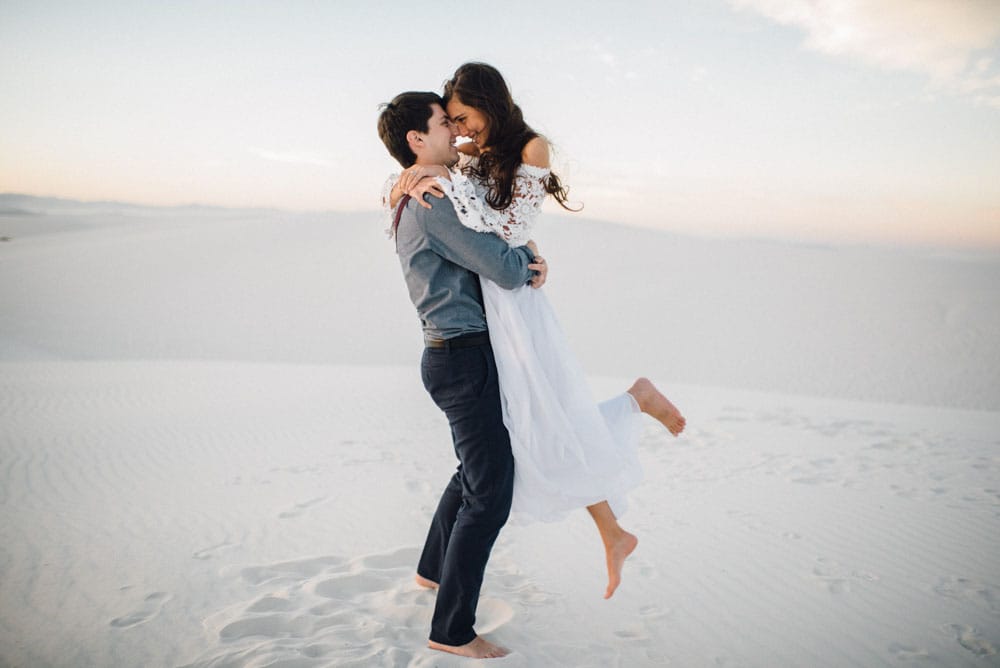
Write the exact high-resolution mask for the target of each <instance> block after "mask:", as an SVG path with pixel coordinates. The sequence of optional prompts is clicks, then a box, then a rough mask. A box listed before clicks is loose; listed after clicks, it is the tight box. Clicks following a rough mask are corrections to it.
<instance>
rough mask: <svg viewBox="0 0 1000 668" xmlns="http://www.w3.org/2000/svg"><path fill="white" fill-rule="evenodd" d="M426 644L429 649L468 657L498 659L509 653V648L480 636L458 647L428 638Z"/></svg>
mask: <svg viewBox="0 0 1000 668" xmlns="http://www.w3.org/2000/svg"><path fill="white" fill-rule="evenodd" d="M427 646H428V647H430V648H431V649H436V650H439V651H442V652H450V653H452V654H458V655H459V656H465V657H468V658H470V659H499V658H500V657H502V656H507V655H508V654H510V651H509V650H506V649H504V648H503V647H500V646H499V645H494V644H493V643H491V642H490V641H488V640H486V639H485V638H482V637H480V636H476V637H475V639H474V640H473V641H472V642H470V643H467V644H465V645H460V646H458V647H454V646H452V645H442V644H441V643H439V642H434V641H433V640H428V641H427Z"/></svg>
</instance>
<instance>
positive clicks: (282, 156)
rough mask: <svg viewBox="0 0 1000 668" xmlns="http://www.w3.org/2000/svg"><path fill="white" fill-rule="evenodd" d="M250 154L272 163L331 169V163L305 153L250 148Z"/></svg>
mask: <svg viewBox="0 0 1000 668" xmlns="http://www.w3.org/2000/svg"><path fill="white" fill-rule="evenodd" d="M250 152H251V153H253V154H254V155H256V156H257V157H258V158H263V159H264V160H273V161H274V162H284V163H289V164H294V165H312V166H317V167H332V166H333V161H332V160H329V159H328V158H324V157H323V156H321V155H318V154H315V153H307V152H295V151H292V152H279V151H269V150H267V149H263V148H254V147H251V148H250Z"/></svg>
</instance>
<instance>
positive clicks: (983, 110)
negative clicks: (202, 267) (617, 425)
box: [0, 0, 1000, 248]
mask: <svg viewBox="0 0 1000 668" xmlns="http://www.w3.org/2000/svg"><path fill="white" fill-rule="evenodd" d="M434 7H438V9H437V10H435V9H434ZM468 60H483V61H486V62H489V63H491V64H493V65H495V66H497V67H498V68H499V69H500V70H501V72H503V73H504V75H505V76H506V77H507V79H508V81H509V83H510V84H511V88H512V90H513V93H514V96H515V99H516V100H517V101H518V102H519V103H520V105H521V107H522V109H523V110H524V113H525V117H526V118H527V120H528V122H529V123H530V124H532V125H533V126H534V127H535V129H537V130H539V131H540V132H542V133H544V134H545V135H546V136H547V137H548V138H549V139H550V140H551V141H552V143H553V144H554V146H555V147H556V149H557V154H556V156H555V158H556V160H555V165H556V166H557V168H559V169H560V171H561V174H562V176H563V178H564V180H565V181H567V182H568V183H569V185H570V186H571V195H572V197H573V198H574V199H577V200H579V201H582V202H583V203H584V204H585V212H584V214H583V215H586V216H587V217H589V218H597V219H603V220H610V221H617V222H623V223H629V224H638V225H645V226H654V227H660V228H663V229H668V230H673V231H677V232H682V233H694V234H709V235H721V236H765V237H789V238H796V239H809V240H821V241H848V242H856V241H862V242H866V241H873V242H884V241H889V242H896V241H915V242H918V243H943V244H947V245H959V246H971V247H986V246H989V247H995V248H1000V3H998V2H995V1H993V0H969V1H965V0H936V1H929V2H928V1H924V0H885V1H881V2H880V1H875V0H872V1H869V2H862V1H857V2H849V1H840V2H836V1H828V2H823V1H816V2H807V1H806V0H734V1H733V2H725V1H721V0H720V1H718V2H712V1H706V2H697V3H688V2H634V3H628V4H626V5H622V6H620V7H618V6H615V5H612V4H610V3H607V2H601V3H597V2H579V1H575V2H568V1H567V2H561V1H560V2H542V3H537V2H504V3H480V2H467V3H441V4H436V3H396V2H391V3H377V2H367V3H366V2H350V1H345V2H333V1H330V2H281V3H278V2H212V3H203V2H170V3H135V2H101V3H79V2H46V1H40V2H39V1H24V0H7V1H5V2H3V3H0V99H2V100H3V103H2V104H0V192H19V193H27V194H34V195H45V196H58V197H68V198H76V199H85V200H100V199H114V200H126V201H135V202H141V203H149V204H188V203H203V204H216V205H223V206H239V207H244V206H267V207H280V208H289V209H324V210H327V209H329V210H358V209H374V208H375V207H376V202H377V197H378V192H379V190H380V188H381V185H382V182H383V181H384V179H385V177H386V175H387V174H388V173H389V172H390V171H392V170H393V169H394V168H395V165H394V163H393V161H392V160H391V159H390V158H389V157H388V155H387V154H386V152H385V150H384V148H383V147H382V145H381V143H380V142H379V140H378V137H377V135H376V132H375V120H376V117H377V113H378V109H377V107H378V104H379V103H380V102H384V101H387V100H389V99H390V98H391V97H392V96H393V95H395V94H396V93H398V92H400V91H403V90H427V89H431V90H440V87H441V84H442V82H443V81H444V80H445V79H446V78H448V77H449V76H450V74H451V73H452V72H453V71H454V69H455V68H456V67H457V66H458V65H460V64H461V63H463V62H465V61H468Z"/></svg>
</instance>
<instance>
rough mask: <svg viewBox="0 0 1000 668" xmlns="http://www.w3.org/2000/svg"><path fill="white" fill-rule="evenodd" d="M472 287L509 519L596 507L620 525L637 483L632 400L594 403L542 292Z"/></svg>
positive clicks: (545, 517)
mask: <svg viewBox="0 0 1000 668" xmlns="http://www.w3.org/2000/svg"><path fill="white" fill-rule="evenodd" d="M480 283H481V285H482V289H483V303H484V305H485V307H486V320H487V323H488V324H489V331H490V343H491V344H492V346H493V355H494V357H495V358H496V363H497V371H498V373H499V380H500V395H501V402H502V405H503V418H504V425H506V427H507V431H508V432H510V442H511V449H512V450H513V453H514V503H513V507H512V512H513V513H514V519H515V520H518V519H519V520H522V521H523V520H526V519H537V520H542V521H546V522H549V521H555V520H559V519H561V518H563V517H564V516H565V515H566V514H567V513H568V512H569V511H571V510H574V509H577V508H583V507H584V506H589V505H591V504H594V503H597V502H599V501H607V502H608V503H609V504H610V505H611V509H612V511H613V512H614V513H615V515H616V516H617V517H621V515H622V513H624V512H625V510H626V508H627V492H628V491H629V490H630V489H632V488H633V487H635V486H636V485H638V484H639V482H640V481H641V479H642V469H641V467H640V465H639V458H638V440H639V430H640V421H639V415H640V413H639V406H638V404H636V402H635V399H633V398H632V395H630V394H628V393H627V392H623V393H622V394H620V395H618V396H615V397H613V398H611V399H609V400H607V401H604V402H602V403H600V404H598V403H596V402H595V401H594V400H593V397H592V396H591V393H590V389H589V387H588V386H587V381H586V378H585V376H584V373H583V369H582V368H581V367H580V364H579V362H577V360H576V357H574V356H573V354H572V353H571V352H570V349H569V345H568V342H567V340H566V336H565V335H564V334H563V331H562V328H561V327H560V326H559V323H558V321H557V320H556V317H555V313H554V311H553V310H552V306H551V304H550V303H549V300H548V299H547V298H546V296H545V293H544V292H543V291H542V290H536V289H535V288H532V287H529V286H524V287H521V288H517V289H515V290H504V289H502V288H500V287H499V286H497V285H496V284H495V283H493V282H492V281H490V280H487V279H485V278H480Z"/></svg>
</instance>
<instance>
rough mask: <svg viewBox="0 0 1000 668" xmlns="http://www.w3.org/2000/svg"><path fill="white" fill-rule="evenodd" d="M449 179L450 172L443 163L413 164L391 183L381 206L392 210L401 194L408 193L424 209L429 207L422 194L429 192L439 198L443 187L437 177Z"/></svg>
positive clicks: (442, 192) (442, 195) (442, 193)
mask: <svg viewBox="0 0 1000 668" xmlns="http://www.w3.org/2000/svg"><path fill="white" fill-rule="evenodd" d="M439 176H440V177H442V178H446V179H449V178H450V177H451V173H450V172H449V171H448V168H447V167H445V166H444V165H413V166H412V167H407V168H406V169H404V170H403V171H402V172H401V173H400V175H399V178H398V179H396V182H395V183H393V184H392V187H391V188H390V189H389V192H388V193H386V194H384V195H383V202H382V204H383V206H384V207H386V208H388V209H390V210H392V209H395V208H396V205H397V204H398V203H399V200H400V199H402V197H403V195H409V196H410V197H413V198H414V199H416V200H417V201H418V202H419V203H420V205H421V206H423V207H424V208H426V209H429V208H431V205H430V203H429V202H425V201H424V195H426V194H427V193H430V194H431V195H434V197H437V198H438V199H441V198H442V197H444V189H443V188H441V184H440V183H438V181H437V177H439Z"/></svg>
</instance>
